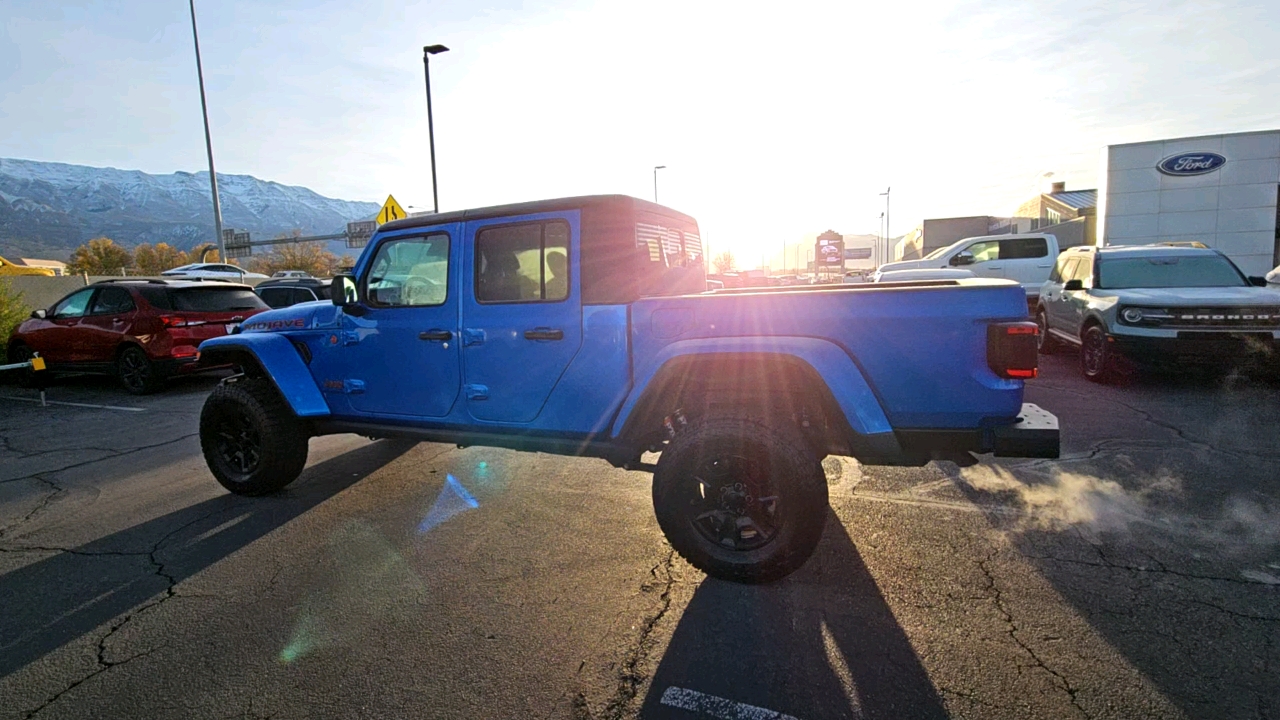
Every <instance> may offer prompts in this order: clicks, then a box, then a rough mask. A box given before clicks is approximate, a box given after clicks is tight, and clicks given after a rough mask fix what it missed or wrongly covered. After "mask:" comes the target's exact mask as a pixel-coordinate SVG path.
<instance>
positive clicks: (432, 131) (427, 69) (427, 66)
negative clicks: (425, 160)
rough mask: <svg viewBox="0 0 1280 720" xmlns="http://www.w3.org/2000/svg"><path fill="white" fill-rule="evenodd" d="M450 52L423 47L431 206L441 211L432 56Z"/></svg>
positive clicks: (432, 46)
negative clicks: (432, 107)
mask: <svg viewBox="0 0 1280 720" xmlns="http://www.w3.org/2000/svg"><path fill="white" fill-rule="evenodd" d="M442 52H449V48H447V47H445V46H443V45H426V46H424V47H423V48H422V74H423V75H425V76H426V78H427V142H428V143H429V144H430V146H431V207H432V208H434V211H435V212H436V213H439V212H440V193H439V191H438V190H437V189H436V124H435V120H434V119H433V118H432V117H431V62H430V59H431V56H432V55H437V54H439V53H442Z"/></svg>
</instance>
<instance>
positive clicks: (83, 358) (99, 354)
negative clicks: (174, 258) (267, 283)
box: [9, 280, 268, 395]
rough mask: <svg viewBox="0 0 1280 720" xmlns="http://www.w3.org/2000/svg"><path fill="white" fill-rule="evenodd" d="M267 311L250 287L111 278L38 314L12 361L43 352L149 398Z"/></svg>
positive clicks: (55, 366) (12, 349) (15, 342)
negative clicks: (212, 345)
mask: <svg viewBox="0 0 1280 720" xmlns="http://www.w3.org/2000/svg"><path fill="white" fill-rule="evenodd" d="M266 309H268V308H267V305H266V303H264V302H262V300H261V298H259V297H258V296H257V295H255V294H254V293H253V288H251V287H249V286H248V285H240V284H237V283H228V282H217V281H197V280H171V281H170V280H107V281H104V282H100V283H95V284H93V285H90V286H88V287H86V288H84V289H81V290H77V291H75V292H73V293H71V294H70V295H68V296H66V297H64V298H62V299H61V300H59V301H58V302H56V303H54V305H53V307H51V308H49V309H48V310H36V311H35V312H33V313H31V319H29V320H26V321H24V322H23V323H22V324H21V325H19V326H18V327H16V328H14V330H13V333H12V334H11V335H10V336H9V361H10V362H23V361H25V360H28V359H30V357H31V356H32V354H33V353H35V352H38V353H40V356H41V357H43V358H44V359H45V362H47V363H48V364H49V369H50V370H72V371H76V372H102V373H108V374H111V375H115V376H116V377H118V378H120V383H121V384H122V385H124V387H125V389H126V390H128V391H129V392H131V393H134V394H136V395H143V394H146V393H149V392H154V391H155V390H157V389H159V387H160V385H161V384H162V383H163V382H164V380H165V378H168V377H170V376H173V375H178V374H183V373H188V372H194V371H196V369H197V367H196V361H197V360H198V359H199V357H200V352H199V350H197V348H198V347H199V346H200V343H201V341H203V340H208V339H209V338H212V337H218V336H220V335H226V334H227V333H229V332H231V330H232V328H234V327H235V326H236V325H237V324H239V323H240V322H241V321H243V320H244V319H245V318H247V317H249V316H251V315H255V314H257V313H260V312H262V311H263V310H266ZM200 369H201V370H204V369H207V368H200Z"/></svg>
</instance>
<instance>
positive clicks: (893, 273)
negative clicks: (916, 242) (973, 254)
mask: <svg viewBox="0 0 1280 720" xmlns="http://www.w3.org/2000/svg"><path fill="white" fill-rule="evenodd" d="M971 277H974V274H973V271H972V270H966V269H964V268H919V269H916V270H886V271H884V272H877V273H876V274H875V276H874V277H873V279H872V280H873V282H879V283H886V282H905V281H908V280H956V279H958V278H971Z"/></svg>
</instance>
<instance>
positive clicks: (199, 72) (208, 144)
mask: <svg viewBox="0 0 1280 720" xmlns="http://www.w3.org/2000/svg"><path fill="white" fill-rule="evenodd" d="M190 5H191V40H192V41H193V42H194V43H195V46H196V77H197V78H199V80H200V113H201V114H202V115H203V116H204V149H205V150H206V151H207V152H208V153H209V187H210V188H211V189H212V191H213V232H214V234H215V235H216V236H217V237H216V238H215V239H216V240H217V242H218V259H219V260H221V261H222V262H226V261H227V248H226V246H225V244H224V243H223V241H222V204H221V203H219V202H218V175H217V173H215V172H214V170H213V138H212V137H211V136H210V135H209V106H208V104H207V103H206V102H205V97H204V68H203V67H202V66H201V65H200V36H199V35H198V34H197V33H196V0H190Z"/></svg>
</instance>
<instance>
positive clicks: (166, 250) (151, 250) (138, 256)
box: [133, 243, 191, 275]
mask: <svg viewBox="0 0 1280 720" xmlns="http://www.w3.org/2000/svg"><path fill="white" fill-rule="evenodd" d="M189 262H191V258H190V257H189V256H188V255H187V254H186V253H185V252H183V251H181V250H179V249H178V248H176V247H174V246H172V245H170V244H168V243H158V244H157V245H155V246H154V247H152V246H151V245H148V244H146V243H143V244H142V245H139V246H138V247H136V248H134V249H133V266H134V268H136V269H137V271H138V272H139V273H140V274H142V275H159V274H160V273H162V272H164V271H165V270H172V269H173V268H176V267H178V266H179V265H186V264H187V263H189Z"/></svg>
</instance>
